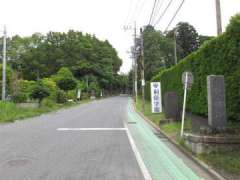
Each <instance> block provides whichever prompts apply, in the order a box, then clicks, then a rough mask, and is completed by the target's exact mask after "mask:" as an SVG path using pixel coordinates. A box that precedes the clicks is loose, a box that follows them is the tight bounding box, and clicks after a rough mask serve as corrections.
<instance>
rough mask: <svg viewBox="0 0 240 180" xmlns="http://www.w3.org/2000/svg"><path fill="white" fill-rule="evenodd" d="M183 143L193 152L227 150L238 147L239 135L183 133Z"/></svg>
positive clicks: (239, 146)
mask: <svg viewBox="0 0 240 180" xmlns="http://www.w3.org/2000/svg"><path fill="white" fill-rule="evenodd" d="M184 144H185V145H186V146H187V147H188V148H189V149H190V150H191V151H192V152H193V153H195V154H202V153H207V154H208V153H211V152H229V151H232V150H239V149H240V137H239V136H238V137H236V136H228V137H216V136H203V135H194V134H190V133H185V134H184Z"/></svg>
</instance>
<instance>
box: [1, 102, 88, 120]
mask: <svg viewBox="0 0 240 180" xmlns="http://www.w3.org/2000/svg"><path fill="white" fill-rule="evenodd" d="M89 101H90V100H83V101H81V102H80V103H66V104H61V105H60V104H51V106H44V105H43V106H41V107H40V108H30V107H29V108H23V107H19V106H17V105H16V104H15V103H12V102H2V101H0V123H8V122H14V121H15V120H21V119H25V118H30V117H34V116H39V115H41V114H44V113H48V112H52V111H56V110H59V109H61V108H69V107H72V106H76V105H79V104H83V103H87V102H89Z"/></svg>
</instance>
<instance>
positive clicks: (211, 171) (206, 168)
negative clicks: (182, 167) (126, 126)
mask: <svg viewBox="0 0 240 180" xmlns="http://www.w3.org/2000/svg"><path fill="white" fill-rule="evenodd" d="M133 107H134V110H135V112H137V113H138V114H139V115H140V116H141V117H142V118H143V119H144V120H145V121H146V122H147V123H148V124H150V125H151V126H152V127H153V128H154V129H155V130H156V131H158V132H159V133H160V134H161V135H163V136H164V137H165V138H166V139H168V141H169V142H170V143H171V144H173V145H174V146H175V147H176V148H178V149H179V150H180V151H181V152H182V153H183V154H185V155H186V156H187V157H188V158H190V159H191V160H192V161H194V162H195V163H196V164H198V165H199V167H201V168H202V169H203V170H204V171H205V172H207V173H208V174H209V175H211V176H212V177H213V178H214V179H216V180H226V179H225V178H224V177H223V176H221V175H220V174H219V173H218V172H216V171H215V170H214V169H212V168H211V167H210V166H208V165H207V164H205V163H204V162H202V161H200V160H199V159H197V158H196V157H194V156H193V155H192V154H191V153H190V152H188V151H187V150H186V149H184V148H183V147H182V146H180V145H179V144H177V142H176V141H175V140H173V139H172V138H170V137H169V136H168V135H167V134H166V133H164V132H163V131H162V130H161V129H160V128H159V127H158V126H157V125H156V124H154V123H153V122H152V121H151V120H149V119H148V118H147V117H146V116H145V115H144V114H143V113H142V112H140V111H139V110H137V108H136V104H135V102H133Z"/></svg>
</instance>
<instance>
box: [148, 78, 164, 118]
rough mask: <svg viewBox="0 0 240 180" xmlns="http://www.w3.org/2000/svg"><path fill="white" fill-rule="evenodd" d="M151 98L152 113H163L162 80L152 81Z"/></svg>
mask: <svg viewBox="0 0 240 180" xmlns="http://www.w3.org/2000/svg"><path fill="white" fill-rule="evenodd" d="M151 100H152V113H161V112H162V93H161V83H160V82H152V83H151Z"/></svg>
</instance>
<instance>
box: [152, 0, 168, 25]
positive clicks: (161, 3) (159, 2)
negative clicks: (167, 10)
mask: <svg viewBox="0 0 240 180" xmlns="http://www.w3.org/2000/svg"><path fill="white" fill-rule="evenodd" d="M164 2H165V0H159V1H158V3H157V5H156V7H157V8H155V12H154V15H153V18H152V19H153V20H152V22H154V21H155V20H156V18H157V17H158V16H159V14H160V12H161V9H162V7H163V4H164Z"/></svg>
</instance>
